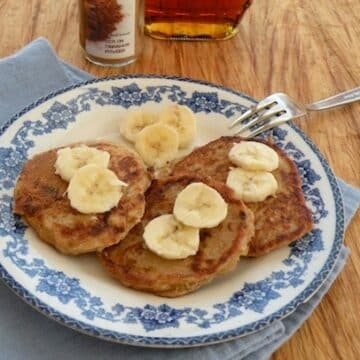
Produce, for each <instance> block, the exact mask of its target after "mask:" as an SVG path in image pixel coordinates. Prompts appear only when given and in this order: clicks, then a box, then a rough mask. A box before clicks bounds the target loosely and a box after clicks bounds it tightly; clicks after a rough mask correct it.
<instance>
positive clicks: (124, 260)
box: [99, 175, 254, 297]
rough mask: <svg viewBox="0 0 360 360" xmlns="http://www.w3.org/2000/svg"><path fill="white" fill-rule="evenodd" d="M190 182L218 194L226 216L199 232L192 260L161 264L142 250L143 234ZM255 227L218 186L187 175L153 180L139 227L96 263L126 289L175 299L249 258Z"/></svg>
mask: <svg viewBox="0 0 360 360" xmlns="http://www.w3.org/2000/svg"><path fill="white" fill-rule="evenodd" d="M192 182H203V183H205V184H207V185H209V186H211V187H212V188H214V189H216V190H217V191H218V192H219V193H220V194H221V195H222V197H223V198H224V200H225V201H226V202H227V203H228V214H227V216H226V218H225V220H224V221H223V222H221V224H219V225H218V226H217V227H214V228H211V229H202V230H200V246H199V250H198V252H197V253H196V255H194V256H189V257H187V258H185V259H181V260H168V259H164V258H162V257H160V256H158V255H156V254H155V253H153V252H151V251H150V250H148V249H147V248H146V246H145V242H144V240H143V238H142V235H143V232H144V228H145V226H146V224H147V223H148V222H149V221H150V220H152V219H154V218H155V217H157V216H160V215H164V214H169V213H172V211H173V206H174V202H175V199H176V197H177V194H178V193H179V192H180V191H181V190H183V189H184V188H185V187H186V186H187V185H189V184H190V183H192ZM253 226H254V225H253V214H252V212H251V211H249V210H248V209H247V207H246V206H245V205H244V203H243V202H242V201H241V200H237V199H236V198H235V197H234V193H233V191H232V190H231V189H229V188H228V187H227V186H225V185H224V184H222V183H218V182H215V181H213V180H210V179H206V178H199V177H196V176H186V175H185V176H179V177H169V178H165V179H162V180H154V181H153V183H152V185H151V187H150V188H149V190H148V191H147V193H146V210H145V214H144V217H143V219H142V221H141V222H140V223H139V224H138V225H137V226H135V227H134V228H133V229H132V230H131V231H130V232H129V234H128V235H127V237H126V238H125V239H124V240H122V241H121V242H120V243H119V244H118V245H115V246H112V247H110V248H107V249H105V250H104V251H103V252H101V253H99V259H100V261H101V263H102V264H103V265H104V267H105V268H106V270H107V271H108V272H109V273H110V274H111V275H112V276H113V277H114V278H116V279H118V280H119V281H120V282H121V283H122V284H123V285H125V286H127V287H130V288H134V289H138V290H143V291H147V292H150V293H154V294H157V295H160V296H166V297H177V296H181V295H184V294H187V293H189V292H192V291H194V290H196V289H197V288H199V287H201V286H203V285H205V284H206V283H208V282H209V281H211V280H212V279H213V278H214V277H215V276H217V275H219V274H221V273H224V272H227V271H230V270H232V269H234V267H235V266H236V263H237V262H238V260H239V256H240V255H243V254H246V253H247V252H248V243H249V240H250V238H251V237H252V235H253V231H254V228H253Z"/></svg>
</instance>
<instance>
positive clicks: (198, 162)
mask: <svg viewBox="0 0 360 360" xmlns="http://www.w3.org/2000/svg"><path fill="white" fill-rule="evenodd" d="M241 141H246V140H245V139H242V138H241V137H236V136H233V137H231V136H224V137H221V138H219V139H216V140H214V141H212V142H210V143H208V144H206V145H204V146H201V147H199V148H197V149H195V150H194V151H193V152H192V153H190V154H189V155H188V156H186V157H185V158H183V159H182V160H180V161H179V162H177V163H176V164H175V165H174V167H173V170H172V175H175V176H176V175H180V174H197V175H200V176H209V177H211V178H212V179H214V180H216V181H221V182H223V183H225V182H226V178H227V176H228V173H229V169H230V168H231V167H234V165H233V164H232V163H231V162H230V160H229V156H228V155H229V151H230V149H231V148H232V147H233V145H234V143H239V142H241ZM252 141H259V142H262V143H264V144H266V145H267V146H270V147H271V148H273V149H274V150H275V151H276V152H277V154H278V156H279V167H278V169H276V170H275V171H273V172H272V173H273V175H274V176H275V178H276V180H277V182H278V190H277V193H276V194H275V196H269V197H268V198H267V199H265V200H264V201H262V202H253V203H246V205H247V206H248V207H249V208H250V209H251V210H252V211H253V212H254V215H255V235H254V238H253V239H252V241H251V243H250V247H249V253H248V256H261V255H264V254H266V253H268V252H270V251H272V250H274V249H276V248H278V247H282V246H286V245H288V244H290V243H292V242H293V241H295V240H297V239H299V238H301V237H302V236H304V235H305V234H306V233H308V232H309V231H310V230H311V229H312V216H311V212H310V210H309V209H308V208H307V206H306V204H305V199H304V195H303V192H302V189H301V180H300V176H299V174H298V171H297V168H296V165H295V164H294V162H293V161H292V160H291V159H290V158H289V157H288V156H287V155H286V154H285V152H284V151H282V150H281V149H279V148H278V147H277V146H275V145H274V144H272V143H271V142H269V141H263V140H252Z"/></svg>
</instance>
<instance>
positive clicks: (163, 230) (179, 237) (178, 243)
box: [143, 214, 200, 259]
mask: <svg viewBox="0 0 360 360" xmlns="http://www.w3.org/2000/svg"><path fill="white" fill-rule="evenodd" d="M143 238H144V240H145V243H146V245H147V247H148V248H149V249H150V250H151V251H152V252H154V253H156V254H157V255H159V256H161V257H163V258H165V259H185V258H187V257H188V256H191V255H195V254H196V253H197V251H198V249H199V244H200V234H199V229H197V228H194V227H191V226H187V225H184V224H182V223H181V222H179V221H178V220H176V218H175V217H174V215H172V214H166V215H161V216H158V217H156V218H155V219H153V220H151V221H150V222H149V223H148V224H147V225H146V226H145V229H144V234H143Z"/></svg>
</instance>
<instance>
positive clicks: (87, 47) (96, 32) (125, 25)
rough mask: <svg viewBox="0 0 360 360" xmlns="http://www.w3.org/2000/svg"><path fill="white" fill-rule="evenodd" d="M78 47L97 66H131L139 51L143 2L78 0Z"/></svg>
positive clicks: (141, 36) (129, 0) (140, 0)
mask: <svg viewBox="0 0 360 360" xmlns="http://www.w3.org/2000/svg"><path fill="white" fill-rule="evenodd" d="M79 5H80V44H81V46H82V48H83V49H84V52H85V56H86V58H87V59H88V60H89V61H91V62H93V63H96V64H99V65H107V66H121V65H126V64H128V63H131V62H133V61H134V60H135V59H136V57H137V56H138V54H139V52H140V51H141V47H142V38H143V34H142V32H143V11H144V0H79Z"/></svg>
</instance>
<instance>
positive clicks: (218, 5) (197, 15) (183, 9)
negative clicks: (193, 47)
mask: <svg viewBox="0 0 360 360" xmlns="http://www.w3.org/2000/svg"><path fill="white" fill-rule="evenodd" d="M250 3H251V0H224V1H220V0H145V33H146V34H148V35H150V36H151V37H154V38H157V39H180V40H225V39H229V38H231V37H233V36H234V35H235V34H236V33H237V30H238V24H239V21H240V19H241V17H242V16H243V14H244V12H245V11H246V9H247V8H248V7H249V6H250Z"/></svg>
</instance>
